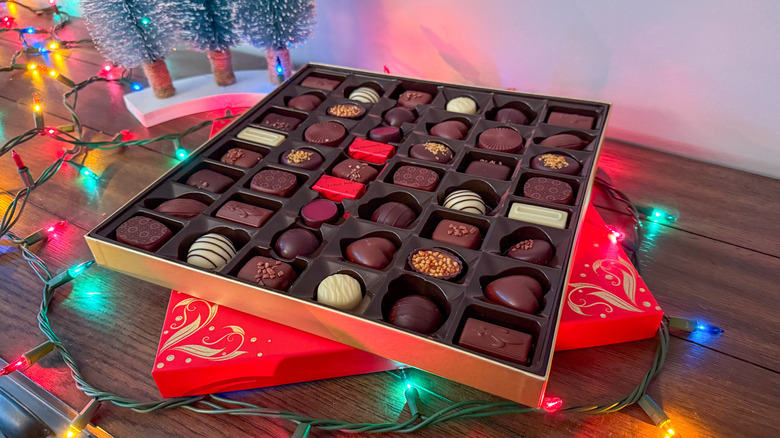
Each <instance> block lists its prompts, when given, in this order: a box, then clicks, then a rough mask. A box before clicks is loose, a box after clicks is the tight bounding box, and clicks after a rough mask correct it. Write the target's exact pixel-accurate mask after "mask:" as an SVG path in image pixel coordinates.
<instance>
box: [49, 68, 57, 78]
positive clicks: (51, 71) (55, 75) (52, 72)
mask: <svg viewBox="0 0 780 438" xmlns="http://www.w3.org/2000/svg"><path fill="white" fill-rule="evenodd" d="M58 74H59V73H57V72H56V71H54V70H49V76H51V77H53V78H56V77H57V75H58Z"/></svg>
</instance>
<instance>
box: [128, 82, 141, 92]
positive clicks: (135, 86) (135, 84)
mask: <svg viewBox="0 0 780 438" xmlns="http://www.w3.org/2000/svg"><path fill="white" fill-rule="evenodd" d="M130 88H132V89H133V90H134V91H141V90H143V89H144V87H143V85H141V84H139V83H138V82H133V83H132V84H130Z"/></svg>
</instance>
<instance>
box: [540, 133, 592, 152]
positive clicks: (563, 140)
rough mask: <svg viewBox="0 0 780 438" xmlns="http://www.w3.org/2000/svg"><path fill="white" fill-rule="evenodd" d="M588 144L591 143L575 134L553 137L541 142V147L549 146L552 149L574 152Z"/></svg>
mask: <svg viewBox="0 0 780 438" xmlns="http://www.w3.org/2000/svg"><path fill="white" fill-rule="evenodd" d="M588 143H590V141H588V140H583V139H581V138H580V137H577V136H576V135H574V134H556V135H551V136H549V137H547V138H545V139H544V140H542V141H540V142H539V144H540V145H542V146H547V147H550V148H560V149H573V150H580V149H582V148H584V147H585V146H587V145H588Z"/></svg>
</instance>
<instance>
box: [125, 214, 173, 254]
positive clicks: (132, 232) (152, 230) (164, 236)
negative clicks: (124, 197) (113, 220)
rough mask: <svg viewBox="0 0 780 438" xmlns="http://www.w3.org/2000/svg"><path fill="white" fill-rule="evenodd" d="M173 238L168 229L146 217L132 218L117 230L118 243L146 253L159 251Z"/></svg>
mask: <svg viewBox="0 0 780 438" xmlns="http://www.w3.org/2000/svg"><path fill="white" fill-rule="evenodd" d="M171 237H173V233H172V232H171V230H169V229H168V227H166V226H165V225H163V224H162V223H161V222H158V221H156V220H154V219H152V218H148V217H146V216H135V217H132V218H130V219H128V220H127V221H125V222H124V223H123V224H122V225H120V226H119V227H118V228H117V229H116V240H117V241H119V242H121V243H124V244H127V245H130V246H134V247H136V248H140V249H144V250H146V251H157V250H158V249H160V247H161V246H163V244H164V243H165V242H167V241H168V239H170V238H171Z"/></svg>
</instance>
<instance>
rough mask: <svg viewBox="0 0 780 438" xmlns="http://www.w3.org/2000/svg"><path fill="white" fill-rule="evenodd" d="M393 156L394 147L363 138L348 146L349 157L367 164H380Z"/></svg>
mask: <svg viewBox="0 0 780 438" xmlns="http://www.w3.org/2000/svg"><path fill="white" fill-rule="evenodd" d="M393 155H395V146H392V145H389V144H384V143H378V142H375V141H371V140H366V139H364V138H356V139H355V140H354V141H353V142H352V144H351V145H349V156H350V157H352V158H354V159H356V160H363V161H368V162H369V163H376V164H382V163H384V162H385V161H387V159H388V158H390V157H392V156H393Z"/></svg>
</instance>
